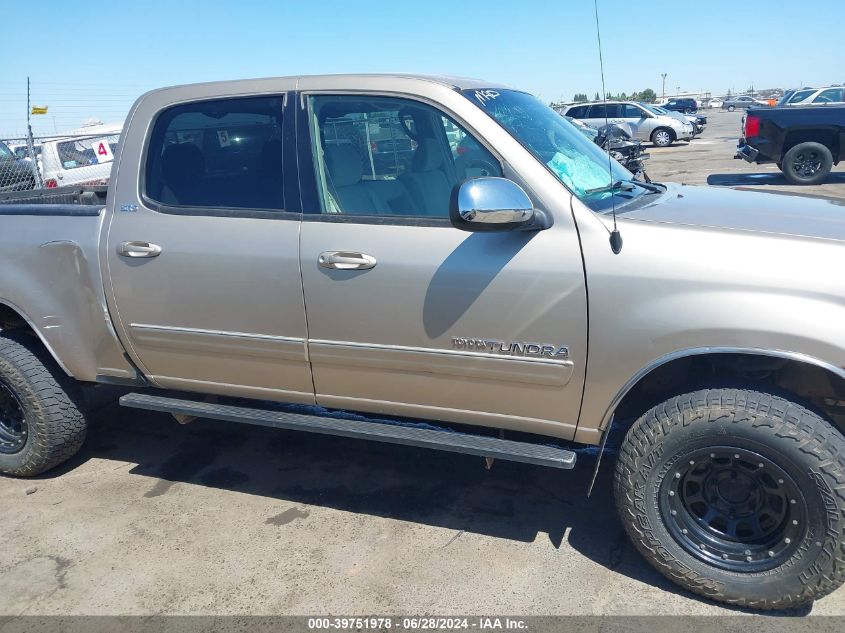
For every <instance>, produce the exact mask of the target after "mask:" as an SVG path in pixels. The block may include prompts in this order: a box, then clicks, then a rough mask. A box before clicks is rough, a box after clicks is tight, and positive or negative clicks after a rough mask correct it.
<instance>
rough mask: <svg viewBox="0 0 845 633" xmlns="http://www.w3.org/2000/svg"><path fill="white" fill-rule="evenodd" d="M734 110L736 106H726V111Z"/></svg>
mask: <svg viewBox="0 0 845 633" xmlns="http://www.w3.org/2000/svg"><path fill="white" fill-rule="evenodd" d="M734 110H736V106H728V112H733V111H734Z"/></svg>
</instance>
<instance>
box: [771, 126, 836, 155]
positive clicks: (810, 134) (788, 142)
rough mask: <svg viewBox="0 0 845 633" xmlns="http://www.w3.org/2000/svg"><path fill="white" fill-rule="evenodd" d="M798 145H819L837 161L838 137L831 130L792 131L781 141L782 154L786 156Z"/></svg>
mask: <svg viewBox="0 0 845 633" xmlns="http://www.w3.org/2000/svg"><path fill="white" fill-rule="evenodd" d="M800 143H819V144H820V145H824V146H825V147H827V149H829V150H830V153H831V154H832V155H833V160H834V161H837V160H839V152H840V147H839V135H837V134H836V133H834V131H833V130H819V129H815V130H812V129H809V130H793V131H792V132H789V133H788V134H787V135H786V138H785V139H784V141H783V154H786V152H788V151H789V150H791V149H792V148H793V147H795V146H796V145H799V144H800Z"/></svg>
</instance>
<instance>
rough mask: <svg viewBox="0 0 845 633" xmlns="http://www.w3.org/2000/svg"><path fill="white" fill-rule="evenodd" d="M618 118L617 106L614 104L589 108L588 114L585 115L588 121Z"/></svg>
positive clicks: (598, 104) (599, 104)
mask: <svg viewBox="0 0 845 633" xmlns="http://www.w3.org/2000/svg"><path fill="white" fill-rule="evenodd" d="M617 116H619V105H618V104H615V103H608V104H607V105H605V104H603V103H597V104H596V105H591V106H590V113H589V114H588V115H587V118H588V119H604V118H605V117H607V118H608V119H613V118H616V117H617Z"/></svg>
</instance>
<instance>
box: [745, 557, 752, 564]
mask: <svg viewBox="0 0 845 633" xmlns="http://www.w3.org/2000/svg"><path fill="white" fill-rule="evenodd" d="M745 560H747V561H748V562H749V563H750V562H751V561H753V560H754V559H753V558H751V557H750V556H746V557H745Z"/></svg>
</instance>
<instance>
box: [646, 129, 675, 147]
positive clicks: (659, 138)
mask: <svg viewBox="0 0 845 633" xmlns="http://www.w3.org/2000/svg"><path fill="white" fill-rule="evenodd" d="M651 142H652V143H654V145H655V146H657V147H668V146H669V145H671V144H672V143H674V142H675V133H674V132H673V131H672V130H668V129H666V128H665V127H659V128H657V129H656V130H654V132H652V133H651Z"/></svg>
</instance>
